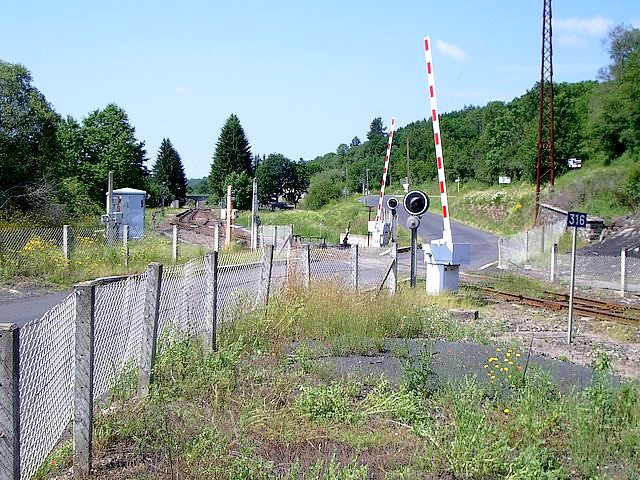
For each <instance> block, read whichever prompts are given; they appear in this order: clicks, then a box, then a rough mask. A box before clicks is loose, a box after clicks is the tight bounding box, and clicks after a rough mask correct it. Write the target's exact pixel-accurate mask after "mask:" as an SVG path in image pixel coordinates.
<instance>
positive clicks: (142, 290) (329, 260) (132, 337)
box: [0, 241, 388, 479]
mask: <svg viewBox="0 0 640 480" xmlns="http://www.w3.org/2000/svg"><path fill="white" fill-rule="evenodd" d="M287 243H288V244H289V245H287V244H284V245H281V247H280V248H274V247H269V246H267V247H265V248H263V249H258V250H256V251H244V250H243V251H235V252H234V251H223V252H220V253H219V254H218V256H217V257H216V258H217V270H216V271H215V273H216V275H213V274H212V272H211V271H210V268H208V263H207V262H210V261H212V260H211V259H212V258H214V257H203V258H197V259H194V260H191V261H189V262H187V263H185V264H182V265H175V266H170V267H167V268H166V269H164V270H163V272H162V275H161V281H160V286H159V301H158V316H157V325H158V327H157V330H158V331H159V334H160V335H163V334H167V333H170V332H174V331H177V332H186V333H188V334H191V335H201V334H207V332H208V331H207V329H208V328H209V324H208V322H212V321H210V319H211V318H212V317H213V312H212V309H211V307H212V302H211V300H210V299H211V297H210V294H211V292H217V293H216V294H217V297H216V303H217V308H216V312H215V317H214V318H215V323H216V324H217V328H218V329H220V328H223V327H224V325H225V324H226V323H228V322H231V321H233V320H235V319H237V318H240V317H242V316H244V315H246V314H248V313H249V312H251V311H253V310H254V309H256V308H258V307H260V306H262V305H264V304H265V303H266V301H267V300H268V296H269V295H273V294H274V293H275V294H277V292H278V291H279V290H281V289H284V288H286V287H288V286H295V285H301V284H304V285H307V284H311V285H319V284H321V283H326V282H332V283H334V282H335V283H337V284H339V285H345V286H346V287H347V288H352V287H353V286H354V285H355V283H354V281H355V279H357V278H358V277H359V278H360V280H359V285H358V286H359V287H360V288H368V287H371V286H373V285H375V284H376V282H380V280H381V279H382V278H383V276H384V274H385V272H386V270H387V268H388V256H386V257H385V256H381V255H379V253H380V252H378V251H377V250H376V251H373V252H362V249H360V250H358V249H357V248H356V247H353V248H341V247H327V248H325V247H321V246H302V247H300V248H291V246H290V243H291V242H290V241H288V242H287ZM307 259H308V260H307ZM356 267H357V269H356ZM150 268H151V267H150ZM305 275H306V276H308V279H309V280H310V281H309V282H305V280H304V279H305ZM214 278H215V279H216V280H215V287H214V285H213V282H214V280H213V279H214ZM149 282H150V278H149V270H148V271H147V272H145V273H142V274H137V275H130V276H122V277H110V278H102V279H98V280H95V281H93V282H90V283H89V284H90V285H92V286H93V288H94V289H93V292H94V294H93V295H94V296H93V304H92V305H93V315H94V317H93V326H94V329H93V332H94V338H93V372H94V373H93V399H94V400H95V401H96V402H100V401H101V400H102V399H104V398H105V396H106V394H107V393H108V392H109V390H110V389H111V388H112V387H113V386H114V385H115V382H116V381H117V380H118V379H119V376H120V375H121V373H122V372H123V370H126V369H127V368H134V369H139V368H141V367H142V362H143V360H141V358H142V356H143V350H144V348H143V344H144V342H145V339H144V335H145V334H144V331H145V321H146V320H145V302H147V301H148V296H149ZM76 299H77V297H76V295H75V294H72V295H71V296H69V297H68V298H67V299H65V300H64V301H63V302H61V303H60V304H58V305H57V306H55V307H54V308H53V309H51V310H50V311H49V312H47V313H46V314H45V315H44V316H43V317H42V318H40V319H37V320H34V321H31V322H29V323H27V324H26V325H24V326H23V327H21V328H20V329H19V330H18V332H19V345H20V348H19V358H18V360H17V362H18V364H19V372H20V374H19V388H18V398H19V404H20V409H19V414H20V417H19V418H20V432H19V436H20V444H19V451H20V458H21V475H20V478H23V479H28V478H31V477H32V476H33V474H34V473H35V472H36V471H37V469H38V468H39V466H40V465H41V464H42V462H43V461H44V460H45V458H46V457H47V455H48V454H49V453H50V452H51V451H52V449H53V448H54V447H55V445H56V444H57V443H58V442H59V441H60V439H61V437H62V436H63V434H64V432H65V431H68V429H69V425H70V424H71V423H72V419H73V417H74V388H75V387H74V385H75V381H77V380H74V379H75V378H77V374H78V371H77V369H76V367H75V365H76V362H77V361H78V354H77V351H76V338H75V335H76V331H77V328H78V327H77V325H76V321H77V318H78V315H79V313H78V312H79V310H78V305H77V301H76ZM83 342H84V341H83ZM83 342H81V343H83ZM2 381H3V380H2V378H0V383H2ZM0 400H2V399H0ZM76 423H78V422H73V425H76ZM4 427H5V426H4V425H0V431H2V430H3V428H4ZM0 453H1V452H0ZM0 473H2V472H0ZM0 476H1V475H0Z"/></svg>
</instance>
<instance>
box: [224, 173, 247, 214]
mask: <svg viewBox="0 0 640 480" xmlns="http://www.w3.org/2000/svg"><path fill="white" fill-rule="evenodd" d="M224 184H225V185H231V186H232V187H233V192H234V193H235V197H236V199H235V203H234V208H237V209H238V210H250V209H251V197H252V195H253V179H252V178H250V177H249V175H247V172H231V173H230V174H229V175H227V176H226V177H225V179H224ZM225 198H226V197H225Z"/></svg>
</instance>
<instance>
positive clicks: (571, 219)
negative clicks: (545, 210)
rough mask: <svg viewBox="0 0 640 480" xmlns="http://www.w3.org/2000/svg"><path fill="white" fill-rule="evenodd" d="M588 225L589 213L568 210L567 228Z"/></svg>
mask: <svg viewBox="0 0 640 480" xmlns="http://www.w3.org/2000/svg"><path fill="white" fill-rule="evenodd" d="M586 226H587V214H586V213H582V212H567V228H571V227H574V228H585V227H586Z"/></svg>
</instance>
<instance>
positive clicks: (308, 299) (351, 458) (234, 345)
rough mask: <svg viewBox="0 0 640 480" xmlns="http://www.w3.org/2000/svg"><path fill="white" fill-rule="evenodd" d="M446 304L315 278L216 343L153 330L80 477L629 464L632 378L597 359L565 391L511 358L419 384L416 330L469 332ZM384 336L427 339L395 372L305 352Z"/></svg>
mask: <svg viewBox="0 0 640 480" xmlns="http://www.w3.org/2000/svg"><path fill="white" fill-rule="evenodd" d="M462 302H463V303H464V300H463V301H462ZM452 303H454V300H453V299H450V298H445V299H444V300H439V299H437V298H434V297H430V296H427V295H425V294H424V293H423V292H420V291H413V290H407V291H401V292H400V293H399V295H398V299H397V300H394V299H390V300H389V301H386V300H385V301H379V300H378V301H375V302H374V301H372V300H371V299H370V298H368V297H366V296H361V295H355V294H347V293H344V292H338V291H334V290H330V289H325V290H324V291H323V293H322V294H319V293H316V294H315V295H312V294H309V293H307V292H288V293H287V294H286V300H285V299H283V300H281V301H278V302H274V303H273V304H272V305H271V306H270V307H269V309H268V310H267V311H261V312H255V313H254V314H253V315H250V316H249V317H247V318H246V319H245V320H243V321H241V322H239V323H237V324H234V325H233V326H232V327H231V328H225V330H224V335H223V336H222V338H221V339H220V348H219V351H218V352H215V353H206V352H204V351H203V350H202V348H201V346H200V344H199V343H198V342H197V341H196V340H194V339H191V338H186V337H180V336H178V337H172V338H169V339H164V341H162V342H161V344H160V353H159V357H158V360H157V363H156V369H155V383H154V384H153V385H152V388H151V393H150V394H149V396H148V397H146V398H144V399H139V398H136V397H135V396H133V383H132V382H130V381H127V380H126V379H125V380H124V381H121V382H119V385H120V387H119V388H118V389H117V390H116V391H115V393H114V394H113V395H112V397H111V398H110V400H109V404H108V405H105V406H104V407H103V408H101V410H100V412H101V413H100V415H99V416H98V417H97V418H96V421H95V451H94V457H95V459H96V460H95V462H94V464H95V466H96V475H97V476H101V477H108V478H113V479H116V480H117V479H124V478H161V479H162V478H166V479H169V478H194V479H195V478H220V479H256V478H257V479H276V478H285V479H298V478H302V479H305V478H306V479H367V478H440V477H442V478H452V477H455V478H478V479H479V478H510V479H540V478H547V479H564V478H566V479H569V478H616V479H617V478H622V479H625V478H627V479H631V478H637V477H638V475H640V452H639V451H638V449H637V445H638V444H640V397H639V390H638V387H637V386H634V385H632V384H622V385H617V384H613V383H612V382H611V380H610V377H609V376H608V375H607V372H608V363H607V360H606V358H605V357H603V358H602V359H601V361H600V363H599V365H597V368H596V372H597V374H596V375H595V377H594V381H593V384H592V385H591V387H590V388H588V389H587V390H584V391H581V392H570V393H569V394H564V393H562V391H561V390H560V389H559V388H558V387H557V385H555V384H554V383H553V382H552V381H551V380H550V379H549V377H548V376H547V375H545V374H544V373H543V372H539V371H531V370H529V375H528V376H527V378H526V381H514V380H512V379H508V380H507V378H508V375H510V374H511V371H504V372H503V373H501V375H502V377H500V378H502V379H503V380H505V381H504V382H502V381H495V382H494V381H489V382H480V381H478V380H474V379H472V378H469V379H467V380H465V381H463V382H461V383H458V384H454V383H447V382H441V383H437V384H433V382H432V376H431V375H430V360H431V359H430V357H429V355H428V354H427V352H428V347H429V346H428V341H429V340H428V339H437V338H462V337H469V338H476V336H481V333H480V332H474V331H472V329H470V330H465V329H464V328H467V327H464V328H462V329H461V327H460V326H458V325H456V324H455V323H454V322H453V321H452V320H451V319H449V318H448V317H447V315H446V312H445V311H444V310H443V309H444V308H446V307H449V306H451V305H452ZM446 325H449V326H446ZM387 336H405V337H407V338H408V337H416V336H420V337H426V338H427V340H426V342H427V343H426V345H425V350H424V352H423V354H424V355H421V360H420V361H418V362H417V363H416V362H413V363H411V362H408V363H405V366H404V376H403V378H401V379H400V381H399V382H398V383H389V382H388V381H386V380H381V379H375V378H373V379H371V378H369V379H362V378H358V377H349V378H344V377H341V376H339V375H337V374H335V373H334V372H332V371H331V370H329V369H327V368H322V367H321V366H320V364H319V363H318V357H320V356H323V355H325V354H326V352H327V349H328V348H329V345H331V343H332V342H334V341H335V340H336V339H344V338H350V339H354V340H359V341H360V342H362V341H363V340H364V339H370V338H380V339H382V338H384V337H387ZM315 347H318V348H315ZM371 353H373V352H371ZM507 354H509V355H507ZM512 354H513V356H510V355H512ZM502 355H504V358H501V357H502ZM515 355H516V353H514V352H513V351H506V352H503V351H499V352H497V353H496V360H491V361H489V359H483V360H481V361H482V362H483V363H484V362H488V364H489V363H490V364H492V365H493V363H499V364H500V371H501V372H502V371H503V368H511V366H512V364H511V363H509V362H510V360H509V359H510V358H515ZM429 382H431V383H430V387H429V388H424V387H425V383H429ZM55 458H56V459H59V460H56V465H55V466H56V470H55V471H53V470H51V471H49V473H46V472H45V473H44V474H43V476H42V477H40V478H52V477H54V476H55V475H56V474H57V473H59V472H60V471H64V468H68V467H69V461H70V460H69V458H68V454H65V453H64V452H62V453H61V454H59V455H58V456H57V457H55ZM58 461H59V462H62V463H63V465H60V464H59V463H58ZM49 463H50V460H49Z"/></svg>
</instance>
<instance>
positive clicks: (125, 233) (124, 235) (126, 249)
mask: <svg viewBox="0 0 640 480" xmlns="http://www.w3.org/2000/svg"><path fill="white" fill-rule="evenodd" d="M122 249H123V250H124V266H125V267H129V225H125V226H124V229H123V232H122Z"/></svg>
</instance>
